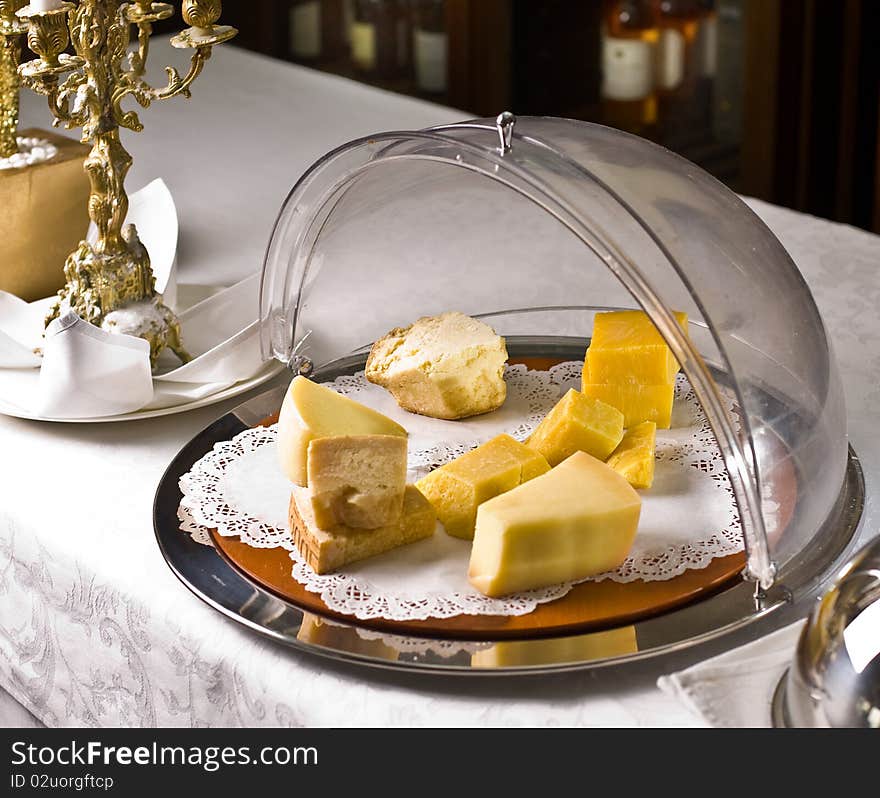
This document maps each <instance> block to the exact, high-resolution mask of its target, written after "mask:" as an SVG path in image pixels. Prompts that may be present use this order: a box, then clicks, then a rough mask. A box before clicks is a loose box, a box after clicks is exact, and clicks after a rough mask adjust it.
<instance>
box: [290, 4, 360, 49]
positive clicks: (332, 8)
mask: <svg viewBox="0 0 880 798" xmlns="http://www.w3.org/2000/svg"><path fill="white" fill-rule="evenodd" d="M289 14H290V19H289V28H288V29H289V31H290V54H291V56H292V57H293V58H294V60H296V61H304V62H307V63H308V62H310V61H317V60H332V59H335V58H339V57H340V56H342V55H343V54H344V53H345V49H346V46H347V42H346V29H345V27H344V8H343V0H291V2H290V11H289Z"/></svg>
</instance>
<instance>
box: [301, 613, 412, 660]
mask: <svg viewBox="0 0 880 798" xmlns="http://www.w3.org/2000/svg"><path fill="white" fill-rule="evenodd" d="M296 639H297V640H301V641H302V642H304V643H312V644H314V645H316V646H323V647H324V648H332V649H336V650H342V651H348V652H350V653H352V654H362V655H363V656H365V657H374V658H376V659H385V660H390V661H392V662H393V661H396V660H397V658H398V656H399V654H398V652H397V650H396V649H394V648H392V647H391V646H388V645H386V644H385V642H384V641H383V640H382V639H381V638H376V639H370V640H367V639H365V638H363V637H361V636H360V635H359V634H358V632H357V629H355V628H354V627H353V626H341V625H339V624H335V623H333V622H332V621H327V620H325V619H324V618H320V617H319V616H317V615H313V614H312V613H310V612H305V613H303V620H302V624H301V626H300V628H299V631H298V632H297V633H296Z"/></svg>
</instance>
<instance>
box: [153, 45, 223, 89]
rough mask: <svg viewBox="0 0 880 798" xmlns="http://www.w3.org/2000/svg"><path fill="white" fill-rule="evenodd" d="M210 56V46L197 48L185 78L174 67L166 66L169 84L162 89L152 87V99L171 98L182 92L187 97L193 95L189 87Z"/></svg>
mask: <svg viewBox="0 0 880 798" xmlns="http://www.w3.org/2000/svg"><path fill="white" fill-rule="evenodd" d="M210 57H211V48H210V47H199V48H197V49H196V51H195V52H194V53H193V55H192V58H191V59H190V65H189V72H188V73H187V74H186V76H185V77H183V78H181V77H180V73H179V72H178V71H177V70H176V69H175V68H174V67H165V72H166V74H167V75H168V85H167V86H165V87H163V88H161V89H153V88H151V89H150V97H151V99H153V100H169V99H171V98H172V97H176V96H177V95H178V94H182V95H183V96H184V97H187V98H189V97H190V96H192V95H191V92H190V90H189V87H190V86H191V85H192V83H193V81H194V80H195V79H196V78H197V77H198V76H199V75H200V74H201V73H202V70H203V69H204V67H205V64H206V63H207V61H208V59H209V58H210Z"/></svg>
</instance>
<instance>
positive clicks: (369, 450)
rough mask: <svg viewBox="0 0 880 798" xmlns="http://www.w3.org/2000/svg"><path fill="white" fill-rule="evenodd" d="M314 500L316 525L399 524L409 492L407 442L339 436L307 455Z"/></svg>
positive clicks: (311, 445)
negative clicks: (407, 485)
mask: <svg viewBox="0 0 880 798" xmlns="http://www.w3.org/2000/svg"><path fill="white" fill-rule="evenodd" d="M307 461H308V481H309V495H310V498H311V501H312V511H313V512H314V514H315V523H316V524H317V525H318V526H319V527H320V528H321V529H330V528H332V527H334V526H339V525H340V524H342V525H343V526H350V527H356V528H359V529H376V528H377V527H380V526H388V525H389V524H393V523H396V522H397V521H399V520H400V514H401V512H402V510H403V489H404V487H405V486H406V438H402V437H400V436H399V435H335V436H333V437H330V438H315V439H314V440H313V441H311V442H310V443H309V449H308V458H307Z"/></svg>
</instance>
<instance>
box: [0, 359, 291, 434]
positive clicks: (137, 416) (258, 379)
mask: <svg viewBox="0 0 880 798" xmlns="http://www.w3.org/2000/svg"><path fill="white" fill-rule="evenodd" d="M283 370H284V365H283V364H282V363H279V362H278V361H277V360H273V361H270V362H269V363H267V364H266V365H265V367H264V368H262V369H261V370H260V371H259V372H258V373H257V374H256V375H254V376H253V377H251V378H250V379H247V380H242V381H241V382H237V383H235V385H230V386H229V387H228V388H224V389H223V390H221V391H217V393H214V394H211V395H210V396H203V397H202V398H200V399H194V400H193V401H192V402H185V403H183V404H179V405H174V406H173V407H160V408H157V409H155V410H138V411H136V412H134V413H123V414H121V415H118V416H99V417H97V418H47V417H46V416H41V415H38V414H36V413H31V412H30V411H28V410H26V409H24V408H21V407H18V406H16V405H10V404H7V403H6V402H4V401H3V400H2V399H0V415H4V416H14V417H15V418H27V419H32V420H34V421H52V422H55V423H60V422H63V423H68V424H103V423H106V422H108V421H140V420H142V419H145V418H157V417H158V416H170V415H173V414H174V413H185V412H186V411H187V410H195V409H196V408H198V407H205V406H206V405H212V404H215V403H216V402H222V401H223V400H224V399H230V398H232V397H233V396H238V395H239V394H242V393H245V391H249V390H250V389H251V388H256V387H257V386H258V385H262V384H263V383H264V382H268V381H269V380H271V379H272V378H273V377H274V376H276V375H277V374H279V373H281V372H282V371H283ZM32 373H33V375H34V379H35V380H38V379H39V376H40V372H39V370H38V369H33V370H32ZM2 377H3V370H2V369H0V382H2Z"/></svg>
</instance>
